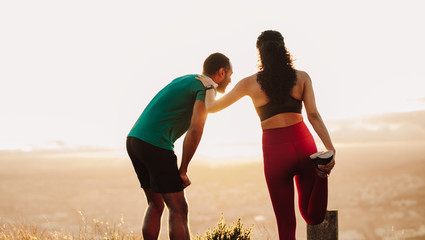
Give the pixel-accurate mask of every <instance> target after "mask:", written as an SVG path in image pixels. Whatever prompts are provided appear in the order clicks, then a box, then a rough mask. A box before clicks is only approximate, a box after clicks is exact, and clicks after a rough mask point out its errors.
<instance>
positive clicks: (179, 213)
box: [162, 191, 190, 240]
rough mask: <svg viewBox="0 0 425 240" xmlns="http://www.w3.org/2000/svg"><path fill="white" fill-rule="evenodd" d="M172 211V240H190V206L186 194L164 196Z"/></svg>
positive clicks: (178, 193) (170, 223) (170, 221)
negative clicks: (188, 215)
mask: <svg viewBox="0 0 425 240" xmlns="http://www.w3.org/2000/svg"><path fill="white" fill-rule="evenodd" d="M162 197H163V198H164V201H165V203H166V204H167V207H168V209H169V211H170V216H169V229H170V240H190V234H189V226H188V220H187V218H188V217H187V214H188V206H187V202H186V199H185V197H184V192H183V191H181V192H176V193H165V194H162Z"/></svg>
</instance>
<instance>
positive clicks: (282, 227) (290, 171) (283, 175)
mask: <svg viewBox="0 0 425 240" xmlns="http://www.w3.org/2000/svg"><path fill="white" fill-rule="evenodd" d="M257 49H258V51H259V57H260V66H259V72H257V73H256V74H254V75H252V76H249V77H247V78H244V79H242V80H241V81H239V82H238V83H237V84H236V86H235V87H234V88H233V89H232V90H231V91H230V92H229V93H228V94H226V95H224V96H223V97H221V98H220V99H217V100H215V93H214V91H206V98H205V103H206V108H207V111H208V112H210V113H212V112H217V111H220V110H222V109H224V108H226V107H228V106H229V105H231V104H233V103H234V102H236V101H237V100H239V99H240V98H241V97H243V96H246V95H248V96H249V97H251V99H252V101H253V104H254V107H255V109H256V111H257V113H258V115H259V117H260V119H261V127H262V129H263V139H262V142H263V157H264V173H265V177H266V181H267V186H268V189H269V193H270V197H271V201H272V204H273V209H274V212H275V215H276V220H277V224H278V229H279V238H280V239H285V240H287V239H295V224H296V221H295V210H294V187H293V186H294V185H293V179H294V178H295V182H296V186H297V190H298V195H299V196H298V198H299V207H300V212H301V214H302V216H303V218H304V219H305V220H306V222H307V223H308V224H319V223H321V222H322V221H323V219H324V216H325V213H326V207H327V195H328V182H327V175H328V174H329V173H330V171H331V169H332V168H333V166H334V165H335V157H334V158H333V159H332V160H331V161H330V162H329V163H327V164H324V165H315V164H314V163H313V160H311V159H310V157H309V156H310V155H312V154H314V153H316V152H317V148H316V145H315V142H314V140H313V137H312V135H311V134H310V132H309V130H308V128H307V127H306V125H305V124H304V122H303V117H302V115H301V109H302V103H304V106H305V109H306V111H307V116H308V120H309V122H310V123H311V125H312V126H313V128H314V130H315V131H316V133H317V134H318V135H319V137H320V139H321V140H322V142H323V144H324V146H325V147H326V149H327V150H333V151H334V153H335V148H334V146H333V144H332V141H331V138H330V136H329V133H328V131H327V129H326V126H325V124H324V123H323V121H322V118H321V116H320V114H319V112H318V110H317V107H316V102H315V97H314V92H313V87H312V83H311V79H310V77H309V75H308V74H307V73H306V72H303V71H299V70H295V69H294V67H293V65H292V59H291V56H290V54H289V52H288V51H287V50H286V47H285V44H284V41H283V37H282V35H281V34H280V33H279V32H277V31H271V30H269V31H265V32H263V33H261V35H260V36H259V37H258V39H257ZM198 79H199V80H200V81H201V82H202V83H203V84H204V86H207V85H213V86H216V85H217V84H215V83H214V82H213V81H212V80H211V79H210V78H208V77H206V76H203V75H200V76H199V77H198ZM334 156H335V155H334Z"/></svg>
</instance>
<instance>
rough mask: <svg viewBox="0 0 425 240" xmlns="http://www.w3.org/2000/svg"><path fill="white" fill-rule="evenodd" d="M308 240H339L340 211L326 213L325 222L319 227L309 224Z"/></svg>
mask: <svg viewBox="0 0 425 240" xmlns="http://www.w3.org/2000/svg"><path fill="white" fill-rule="evenodd" d="M307 240H338V211H336V210H332V211H326V215H325V220H323V222H322V223H320V224H318V225H308V224H307Z"/></svg>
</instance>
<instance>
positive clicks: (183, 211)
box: [163, 192, 188, 215]
mask: <svg viewBox="0 0 425 240" xmlns="http://www.w3.org/2000/svg"><path fill="white" fill-rule="evenodd" d="M163 198H164V201H165V204H167V207H168V209H169V210H170V213H175V214H179V215H187V213H188V205H187V202H186V198H185V197H184V194H183V193H182V192H179V193H169V194H164V195H163Z"/></svg>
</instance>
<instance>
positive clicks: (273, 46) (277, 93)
mask: <svg viewBox="0 0 425 240" xmlns="http://www.w3.org/2000/svg"><path fill="white" fill-rule="evenodd" d="M257 49H258V51H259V53H260V64H259V66H258V68H259V71H258V75H257V82H258V83H259V84H260V85H261V89H263V91H264V92H265V93H266V95H267V97H268V98H269V100H270V101H271V102H282V101H286V100H287V99H288V97H289V96H290V95H289V94H290V92H291V90H292V87H293V86H294V85H295V84H296V83H297V77H296V72H295V69H294V66H293V65H292V56H291V54H290V53H289V52H288V51H287V50H286V47H285V43H284V41H283V36H282V34H280V32H278V31H273V30H267V31H264V32H262V33H261V34H260V36H258V38H257Z"/></svg>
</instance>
